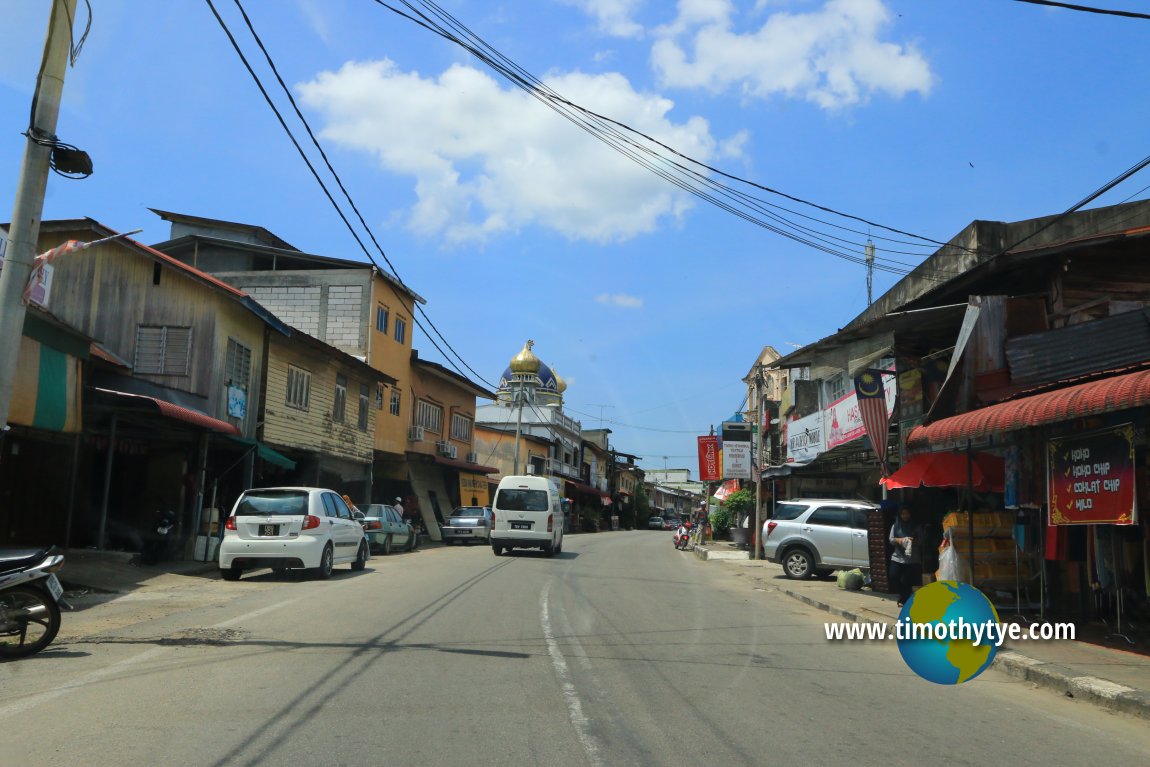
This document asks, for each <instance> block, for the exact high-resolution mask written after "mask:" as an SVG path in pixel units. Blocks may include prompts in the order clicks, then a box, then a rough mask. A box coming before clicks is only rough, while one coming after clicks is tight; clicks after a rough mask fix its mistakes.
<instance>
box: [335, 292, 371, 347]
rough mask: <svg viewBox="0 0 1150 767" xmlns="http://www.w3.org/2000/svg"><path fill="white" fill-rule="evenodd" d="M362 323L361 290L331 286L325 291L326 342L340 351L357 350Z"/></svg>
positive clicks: (359, 344) (359, 343)
mask: <svg viewBox="0 0 1150 767" xmlns="http://www.w3.org/2000/svg"><path fill="white" fill-rule="evenodd" d="M362 322H363V288H362V287H361V286H359V285H332V286H330V287H329V288H328V289H327V342H328V343H329V344H331V345H332V346H336V347H339V348H341V349H359V348H360V346H361V341H360V336H361V332H362V330H363V329H362V327H361V325H362Z"/></svg>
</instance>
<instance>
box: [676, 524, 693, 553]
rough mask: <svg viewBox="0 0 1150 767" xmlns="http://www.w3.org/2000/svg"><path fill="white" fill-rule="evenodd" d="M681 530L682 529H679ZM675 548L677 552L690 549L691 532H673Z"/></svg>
mask: <svg viewBox="0 0 1150 767" xmlns="http://www.w3.org/2000/svg"><path fill="white" fill-rule="evenodd" d="M680 529H682V528H680ZM675 548H676V549H678V550H679V551H686V550H688V549H689V548H691V531H690V530H683V531H682V532H679V531H678V530H677V531H675Z"/></svg>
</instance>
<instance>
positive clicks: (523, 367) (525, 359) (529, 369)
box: [511, 341, 542, 375]
mask: <svg viewBox="0 0 1150 767" xmlns="http://www.w3.org/2000/svg"><path fill="white" fill-rule="evenodd" d="M533 346H535V342H534V341H528V342H527V343H526V344H524V345H523V349H522V350H521V351H520V352H519V353H518V354H516V355H515V356H514V357H512V358H511V372H512V373H529V374H536V375H537V374H538V373H539V366H540V365H541V364H542V362H540V360H539V358H538V357H536V356H535V353H534V352H532V351H531V347H533Z"/></svg>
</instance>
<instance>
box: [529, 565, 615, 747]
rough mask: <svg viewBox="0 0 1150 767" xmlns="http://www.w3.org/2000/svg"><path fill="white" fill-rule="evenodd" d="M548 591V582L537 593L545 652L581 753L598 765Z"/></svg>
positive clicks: (549, 589)
mask: <svg viewBox="0 0 1150 767" xmlns="http://www.w3.org/2000/svg"><path fill="white" fill-rule="evenodd" d="M550 592H551V583H550V582H548V583H547V585H546V586H544V587H543V592H542V593H541V594H540V595H539V618H540V622H541V623H542V625H543V638H544V640H546V642H547V654H548V655H550V656H551V665H552V666H554V668H555V675H556V676H557V677H559V685H560V687H561V688H562V689H563V699H564V701H566V703H567V718H568V719H569V720H570V721H571V725H572V726H573V727H574V728H575V734H576V736H578V738H579V744H580V745H581V746H583V753H584V754H585V755H586V756H587V761H588V762H589V763H590V764H591V765H593V766H594V767H600V765H602V764H603V760H602V759H601V758H600V756H599V744H598V743H597V742H596V741H595V737H594V736H593V735H592V734H591V731H590V728H589V727H588V719H587V717H586V716H584V714H583V703H582V701H580V700H579V692H578V691H577V690H576V689H575V683H574V682H573V681H572V680H571V672H570V670H569V669H568V667H567V660H566V659H565V658H564V657H563V652H562V651H561V650H560V649H559V643H558V642H557V641H555V631H554V630H553V629H552V628H551V606H550Z"/></svg>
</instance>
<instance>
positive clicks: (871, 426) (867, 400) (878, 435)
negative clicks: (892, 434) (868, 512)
mask: <svg viewBox="0 0 1150 767" xmlns="http://www.w3.org/2000/svg"><path fill="white" fill-rule="evenodd" d="M882 379H883V377H882V375H881V371H878V370H864V371H863V372H862V373H861V374H860V375H859V376H858V377H856V378H855V396H856V397H857V398H858V406H859V417H860V418H861V419H862V422H863V428H864V429H865V430H866V434H867V436H868V437H870V444H871V449H873V450H874V454H875V455H876V456H877V457H878V462H879V466H881V467H882V474H883V476H884V477H885V476H886V475H887V474H889V473H890V472H889V471H887V467H886V449H887V432H888V430H889V429H890V422H889V421H888V416H887V409H886V390H885V389H884V388H883V381H882ZM896 391H897V389H896Z"/></svg>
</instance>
